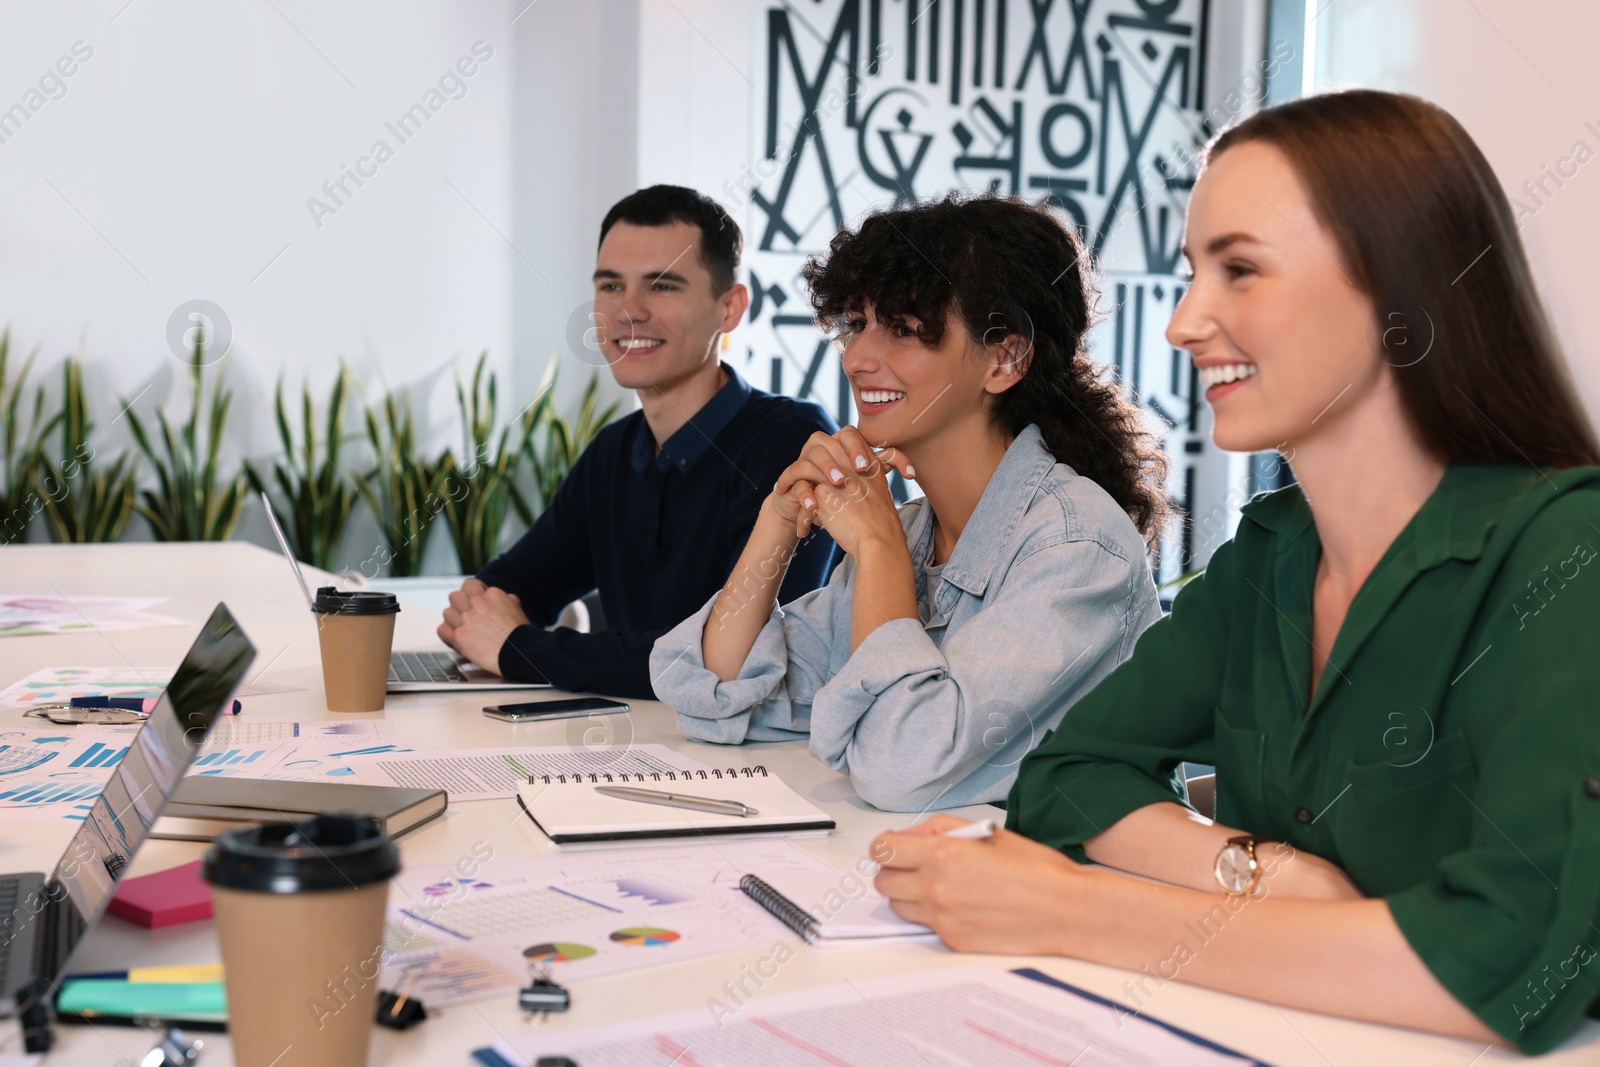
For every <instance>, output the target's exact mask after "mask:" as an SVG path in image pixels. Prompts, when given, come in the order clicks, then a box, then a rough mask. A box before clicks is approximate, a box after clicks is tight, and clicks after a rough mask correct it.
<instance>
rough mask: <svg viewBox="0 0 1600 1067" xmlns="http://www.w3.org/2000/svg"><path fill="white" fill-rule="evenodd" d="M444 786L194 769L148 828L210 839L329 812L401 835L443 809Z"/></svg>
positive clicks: (168, 835) (162, 834) (158, 833)
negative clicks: (224, 774)
mask: <svg viewBox="0 0 1600 1067" xmlns="http://www.w3.org/2000/svg"><path fill="white" fill-rule="evenodd" d="M447 803H448V799H447V797H446V796H445V792H444V790H442V789H406V788H401V787H399V786H389V785H357V784H355V783H353V782H283V781H276V780H264V779H259V778H218V777H214V776H208V775H192V776H190V777H188V778H185V779H184V780H183V782H182V784H180V785H179V786H178V791H177V793H176V794H174V796H173V798H172V803H170V804H168V805H167V807H166V810H165V811H164V812H163V813H162V815H161V818H159V819H157V820H156V825H155V827H154V829H153V830H151V832H150V836H151V837H158V838H163V839H165V840H168V841H210V840H213V839H214V838H215V837H216V836H217V835H218V834H220V833H223V832H224V831H226V830H232V829H235V828H237V827H240V826H248V825H250V824H253V823H261V822H293V821H295V820H296V819H298V818H309V817H311V816H313V815H321V814H323V813H325V812H332V811H340V812H354V813H356V814H358V815H370V816H372V817H373V818H375V819H377V820H378V821H379V822H381V823H383V824H384V827H385V828H386V829H387V830H388V831H389V836H390V837H399V836H400V835H401V834H404V833H406V832H408V831H410V830H414V829H416V828H417V827H418V826H421V825H422V824H423V823H425V822H427V821H429V820H430V819H433V818H436V817H438V816H439V815H440V814H442V813H443V812H444V809H445V805H446V804H447Z"/></svg>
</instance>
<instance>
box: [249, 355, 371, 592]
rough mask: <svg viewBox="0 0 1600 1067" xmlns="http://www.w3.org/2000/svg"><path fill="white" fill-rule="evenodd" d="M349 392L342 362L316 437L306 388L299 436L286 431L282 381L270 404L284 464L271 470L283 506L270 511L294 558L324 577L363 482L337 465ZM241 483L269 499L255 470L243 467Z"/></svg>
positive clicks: (280, 379)
mask: <svg viewBox="0 0 1600 1067" xmlns="http://www.w3.org/2000/svg"><path fill="white" fill-rule="evenodd" d="M349 392H350V372H349V370H348V368H346V367H345V365H344V362H343V361H340V363H339V373H338V375H337V376H336V377H335V378H334V380H333V389H332V391H331V392H330V393H329V396H328V409H327V411H326V412H325V413H324V416H323V428H322V432H321V433H320V435H319V433H318V431H317V421H316V417H315V412H314V410H313V405H312V402H311V385H310V383H309V382H307V383H302V384H301V387H300V428H299V430H298V431H296V430H294V429H293V428H291V426H290V425H289V415H288V412H287V410H286V409H285V408H284V405H283V377H282V375H280V376H279V377H278V385H277V388H276V390H275V391H274V393H273V400H272V407H273V418H274V421H275V423H276V425H277V428H278V442H279V444H280V445H282V447H283V456H282V458H281V459H280V460H278V461H276V462H274V463H273V465H272V482H273V484H275V485H276V487H277V489H278V490H279V492H280V494H281V496H280V497H279V500H280V501H281V504H280V506H279V507H278V508H275V509H274V510H277V511H280V512H281V513H282V514H283V515H284V516H286V517H287V520H288V521H287V522H286V523H285V525H284V531H283V533H284V536H285V537H286V538H288V540H289V548H290V549H291V550H292V551H293V552H294V554H295V558H296V559H299V560H302V561H303V562H306V563H309V564H311V565H312V566H313V567H317V568H319V569H321V570H325V571H331V570H334V569H335V568H336V567H337V566H338V559H337V557H338V553H339V541H340V539H341V538H342V537H343V536H344V531H345V528H346V527H347V526H348V525H349V524H350V515H351V513H352V512H353V511H354V509H355V505H356V501H357V500H358V499H360V498H361V496H362V495H363V493H362V486H361V482H360V481H359V480H358V479H356V478H354V477H352V476H351V475H349V474H347V473H346V472H345V470H344V468H343V467H342V466H341V465H340V460H341V458H342V456H343V452H344V446H345V443H346V438H347V435H346V433H345V429H344V417H345V408H346V404H347V400H348V398H349ZM319 438H320V440H319ZM245 477H246V478H247V479H248V480H249V482H250V487H251V489H252V490H253V491H255V492H257V493H263V492H264V493H267V495H268V496H269V497H270V496H272V495H273V494H272V493H271V491H270V490H269V489H268V485H267V479H266V478H264V477H262V472H261V471H258V470H257V469H256V468H255V466H254V465H253V464H248V463H247V464H245Z"/></svg>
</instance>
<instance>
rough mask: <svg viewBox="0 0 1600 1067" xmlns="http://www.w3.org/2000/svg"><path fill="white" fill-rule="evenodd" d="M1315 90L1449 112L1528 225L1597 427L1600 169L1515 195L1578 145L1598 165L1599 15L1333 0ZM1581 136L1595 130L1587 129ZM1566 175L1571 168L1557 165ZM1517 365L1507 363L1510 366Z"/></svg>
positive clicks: (1439, 0) (1482, 0)
mask: <svg viewBox="0 0 1600 1067" xmlns="http://www.w3.org/2000/svg"><path fill="white" fill-rule="evenodd" d="M1315 26H1316V30H1317V67H1316V83H1317V85H1318V86H1319V87H1326V86H1330V85H1344V84H1358V85H1366V86H1372V87H1376V88H1385V89H1394V90H1400V91H1404V92H1411V93H1416V94H1418V95H1420V96H1424V97H1426V98H1427V99H1429V100H1432V101H1434V102H1436V103H1438V104H1439V105H1441V106H1442V107H1444V108H1446V109H1448V110H1449V111H1450V112H1451V113H1452V114H1453V115H1455V117H1456V118H1457V119H1459V120H1460V121H1461V123H1462V125H1463V126H1465V127H1466V128H1467V130H1468V132H1469V133H1471V134H1472V136H1473V138H1474V139H1475V140H1476V141H1477V142H1478V145H1479V147H1480V148H1482V149H1483V153H1484V155H1485V156H1487V157H1488V160H1489V162H1490V164H1491V165H1492V166H1493V167H1494V169H1495V173H1496V174H1497V175H1499V178H1500V181H1501V184H1502V185H1504V186H1505V188H1506V190H1507V192H1508V194H1509V195H1511V196H1512V197H1517V198H1521V199H1522V200H1524V201H1525V202H1526V203H1527V204H1528V205H1529V207H1530V208H1533V209H1534V211H1533V213H1532V214H1531V215H1527V216H1525V217H1524V221H1523V225H1522V239H1523V241H1524V243H1525V244H1526V245H1527V248H1528V255H1529V258H1530V259H1531V260H1532V263H1533V270H1534V274H1535V276H1536V277H1537V278H1538V280H1539V284H1540V288H1541V290H1542V292H1543V294H1544V298H1545V303H1546V306H1547V308H1548V309H1549V311H1550V313H1551V316H1552V317H1553V319H1554V320H1555V326H1556V330H1557V332H1558V333H1559V334H1560V336H1561V340H1562V342H1563V344H1564V346H1565V348H1566V353H1567V360H1568V362H1569V364H1570V365H1571V367H1572V370H1573V376H1574V377H1575V378H1576V379H1577V383H1578V388H1579V392H1580V393H1581V394H1582V396H1583V398H1584V401H1585V403H1586V404H1587V406H1588V409H1589V412H1590V416H1591V418H1593V419H1595V420H1596V421H1597V422H1600V315H1596V314H1595V311H1594V308H1595V304H1594V280H1595V248H1596V240H1597V238H1600V161H1597V160H1595V159H1590V161H1589V162H1587V163H1585V164H1584V165H1583V166H1581V167H1578V168H1577V174H1576V176H1574V177H1572V178H1570V179H1564V182H1565V184H1564V185H1563V186H1561V187H1557V185H1556V184H1555V183H1554V182H1553V181H1550V182H1547V184H1546V188H1547V189H1548V190H1549V191H1550V193H1551V194H1553V195H1549V196H1546V195H1545V194H1544V193H1537V194H1536V198H1535V197H1532V196H1530V195H1529V193H1528V192H1527V191H1526V190H1525V189H1524V183H1527V182H1530V181H1538V180H1539V179H1541V178H1543V177H1544V170H1543V168H1545V167H1547V166H1548V167H1550V168H1552V169H1554V168H1555V167H1556V166H1557V164H1558V163H1559V162H1560V160H1561V159H1562V157H1565V156H1568V155H1569V154H1571V153H1573V152H1574V146H1575V142H1577V141H1580V140H1581V141H1583V142H1585V143H1586V144H1587V146H1588V151H1589V153H1591V154H1600V65H1597V64H1596V63H1595V61H1594V56H1593V54H1592V51H1593V44H1594V41H1595V40H1596V39H1597V38H1600V7H1597V6H1596V5H1594V4H1591V3H1574V2H1572V0H1473V2H1472V3H1470V4H1464V3H1461V2H1460V0H1340V2H1339V3H1337V4H1333V5H1331V6H1329V7H1327V8H1326V9H1325V10H1324V11H1323V13H1322V15H1321V16H1320V17H1319V18H1318V19H1317V20H1316V23H1315ZM1585 123H1593V124H1594V127H1595V129H1593V130H1591V129H1589V128H1588V127H1586V126H1585ZM1564 166H1565V169H1566V170H1567V171H1568V172H1569V173H1570V172H1571V171H1572V170H1573V168H1574V166H1575V163H1574V162H1569V163H1567V164H1565V165H1564ZM1507 356H1508V358H1515V353H1507Z"/></svg>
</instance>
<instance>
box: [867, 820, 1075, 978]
mask: <svg viewBox="0 0 1600 1067" xmlns="http://www.w3.org/2000/svg"><path fill="white" fill-rule="evenodd" d="M964 822H965V821H964V820H962V819H958V818H956V817H954V816H951V815H935V816H933V817H932V818H931V819H928V820H926V821H925V822H922V823H920V824H918V825H916V826H913V827H911V828H910V829H908V830H904V831H900V832H891V833H884V834H879V835H878V837H877V839H876V840H874V841H873V842H872V848H871V850H870V851H869V852H868V855H870V856H871V857H872V858H873V859H874V860H876V861H877V862H878V863H879V864H881V865H882V867H881V869H880V870H879V871H878V875H877V878H876V879H875V883H874V884H875V885H876V886H877V889H878V892H880V893H882V894H883V895H884V896H885V897H888V898H889V907H890V908H891V909H893V911H894V913H895V914H896V915H899V916H900V917H901V918H903V919H909V920H910V921H911V922H919V923H923V924H925V925H928V926H931V927H933V929H934V931H935V932H936V933H938V935H939V937H940V939H941V940H942V941H944V943H945V944H947V945H949V946H950V947H951V948H953V949H955V950H957V951H959V952H995V953H1003V954H1009V955H1041V954H1047V953H1048V954H1065V953H1066V952H1067V949H1068V947H1069V946H1070V945H1071V943H1072V937H1071V934H1070V932H1069V931H1068V930H1067V929H1066V928H1065V927H1066V924H1065V923H1064V922H1063V919H1064V917H1065V916H1067V915H1069V914H1070V913H1071V911H1072V907H1071V906H1070V905H1068V904H1066V903H1064V902H1068V901H1075V900H1077V899H1079V897H1078V894H1079V892H1080V891H1081V888H1082V886H1081V883H1082V882H1083V881H1084V880H1085V879H1086V878H1092V877H1093V874H1094V872H1090V871H1086V870H1083V869H1081V868H1079V866H1078V865H1077V864H1076V863H1074V862H1073V861H1072V860H1070V859H1068V858H1067V857H1066V856H1064V855H1062V854H1061V853H1059V852H1057V851H1055V850H1054V849H1051V848H1047V847H1046V846H1044V845H1041V844H1039V843H1038V842H1036V841H1030V840H1028V839H1027V838H1026V837H1023V836H1022V835H1020V834H1015V833H1012V832H1010V831H1009V830H999V831H996V832H995V834H994V835H993V836H992V837H989V838H986V839H983V840H962V839H961V838H960V837H959V836H951V831H956V833H957V834H958V835H959V833H960V829H959V828H960V827H962V826H963V825H964Z"/></svg>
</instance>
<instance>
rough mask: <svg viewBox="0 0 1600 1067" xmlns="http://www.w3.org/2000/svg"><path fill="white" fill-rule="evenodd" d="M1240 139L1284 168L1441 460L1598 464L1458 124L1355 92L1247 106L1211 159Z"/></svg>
mask: <svg viewBox="0 0 1600 1067" xmlns="http://www.w3.org/2000/svg"><path fill="white" fill-rule="evenodd" d="M1251 141H1260V142H1265V143H1267V144H1270V145H1272V146H1273V147H1275V148H1277V149H1278V150H1279V151H1280V152H1282V153H1283V154H1284V155H1285V156H1286V157H1287V158H1288V160H1289V164H1290V166H1292V167H1293V168H1294V170H1295V173H1296V174H1297V175H1298V176H1299V178H1300V181H1301V182H1302V183H1303V184H1304V185H1305V187H1306V190H1307V192H1308V193H1309V195H1310V197H1311V203H1312V208H1313V210H1314V211H1315V212H1316V214H1317V217H1318V219H1319V220H1320V221H1321V223H1322V225H1323V226H1325V227H1326V228H1327V229H1328V231H1329V232H1330V233H1331V234H1332V235H1333V236H1334V239H1335V240H1336V241H1337V242H1338V244H1339V247H1340V250H1341V251H1342V253H1343V255H1344V260H1345V264H1346V267H1347V269H1348V270H1349V271H1350V273H1351V274H1352V276H1353V280H1354V282H1355V284H1356V285H1357V286H1359V287H1360V288H1361V290H1362V291H1363V292H1364V293H1366V294H1367V296H1368V297H1369V298H1371V300H1372V303H1373V306H1374V308H1375V310H1376V312H1377V318H1378V329H1379V330H1380V331H1381V333H1382V337H1383V356H1384V359H1386V360H1387V361H1388V362H1389V363H1390V365H1391V366H1393V367H1394V368H1395V378H1396V381H1397V383H1398V385H1399V390H1400V399H1401V404H1402V405H1403V407H1404V408H1405V410H1406V413H1407V415H1408V416H1409V417H1410V419H1411V421H1412V424H1413V426H1414V427H1415V428H1416V430H1417V431H1418V433H1419V434H1420V436H1421V438H1422V440H1423V442H1424V444H1425V445H1426V446H1427V447H1429V448H1430V449H1432V450H1433V451H1434V452H1435V453H1437V454H1438V455H1439V456H1440V457H1441V458H1442V459H1444V460H1446V461H1447V462H1459V463H1503V464H1530V463H1531V464H1536V465H1539V466H1549V467H1559V468H1566V467H1577V466H1584V465H1587V464H1596V463H1600V446H1597V444H1596V441H1595V433H1594V428H1593V427H1592V426H1591V425H1590V423H1589V420H1588V419H1587V418H1586V417H1585V415H1584V412H1583V410H1582V408H1581V407H1580V406H1579V404H1578V401H1577V399H1576V393H1575V391H1574V389H1573V386H1572V380H1571V378H1570V377H1569V375H1568V371H1567V367H1566V364H1565V361H1564V360H1563V359H1562V357H1561V351H1560V348H1559V346H1558V345H1557V343H1556V340H1555V335H1554V333H1553V332H1552V331H1551V329H1550V323H1549V320H1548V319H1547V318H1546V316H1545V312H1544V307H1543V305H1542V304H1541V303H1540V301H1539V294H1538V290H1537V288H1536V287H1535V285H1534V281H1533V273H1532V271H1530V270H1529V268H1528V258H1527V255H1526V253H1525V252H1524V250H1523V247H1522V240H1521V238H1520V237H1519V236H1518V234H1517V227H1516V223H1515V220H1514V218H1513V216H1512V212H1511V205H1510V203H1509V202H1508V201H1507V200H1506V195H1505V191H1504V190H1503V189H1502V188H1501V187H1500V183H1499V181H1498V180H1496V178H1495V175H1494V171H1493V170H1491V169H1490V167H1489V163H1488V161H1487V160H1486V159H1484V157H1483V153H1482V152H1480V151H1479V150H1478V146H1477V145H1476V144H1475V143H1473V140H1472V138H1471V137H1470V136H1468V134H1467V131H1466V130H1464V129H1463V128H1462V127H1461V124H1460V123H1459V122H1457V121H1456V120H1455V119H1454V118H1453V117H1451V115H1450V114H1449V113H1448V112H1446V111H1445V110H1444V109H1443V108H1441V107H1438V106H1437V105H1435V104H1430V103H1428V102H1427V101H1426V100H1421V99H1419V98H1417V97H1414V96H1407V95H1404V94H1400V93H1386V92H1378V91H1376V90H1371V89H1353V90H1347V91H1344V92H1334V93H1325V94H1322V95H1319V96H1312V97H1307V98H1305V99H1303V100H1296V101H1293V102H1292V103H1288V104H1282V105H1280V106H1278V107H1273V108H1268V109H1267V110H1265V111H1261V112H1258V113H1257V114H1255V115H1253V116H1251V117H1250V118H1248V119H1246V120H1244V121H1243V122H1241V123H1240V124H1239V125H1237V126H1234V127H1232V128H1230V129H1228V130H1225V131H1224V132H1222V133H1221V134H1219V135H1218V136H1217V137H1216V138H1215V139H1214V140H1213V141H1212V142H1211V144H1210V146H1209V147H1208V149H1207V158H1208V159H1214V158H1215V157H1216V156H1217V155H1218V154H1220V153H1222V152H1225V151H1227V150H1228V149H1229V148H1232V147H1233V146H1234V145H1238V144H1244V143H1246V142H1251Z"/></svg>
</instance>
